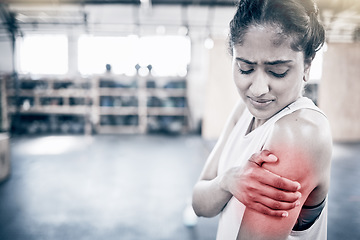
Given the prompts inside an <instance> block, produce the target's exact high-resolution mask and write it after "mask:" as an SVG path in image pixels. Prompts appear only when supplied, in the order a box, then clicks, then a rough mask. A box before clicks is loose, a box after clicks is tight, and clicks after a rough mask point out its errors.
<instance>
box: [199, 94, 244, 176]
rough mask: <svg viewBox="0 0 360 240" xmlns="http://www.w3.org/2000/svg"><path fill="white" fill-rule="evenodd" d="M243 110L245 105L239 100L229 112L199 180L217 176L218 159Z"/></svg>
mask: <svg viewBox="0 0 360 240" xmlns="http://www.w3.org/2000/svg"><path fill="white" fill-rule="evenodd" d="M244 109H245V105H244V103H243V102H242V100H241V99H240V100H239V101H238V102H237V104H236V105H235V107H234V109H233V111H232V112H231V114H230V116H229V118H228V120H227V122H226V124H225V126H224V128H223V131H222V133H221V135H220V137H219V139H218V141H217V143H216V145H215V147H214V148H213V150H212V151H211V153H210V155H209V157H208V158H207V160H206V163H205V167H204V168H203V171H202V173H201V175H200V180H210V179H213V178H215V177H216V176H217V169H218V164H219V159H220V156H221V153H222V151H223V148H224V146H225V143H226V141H227V139H228V137H229V135H230V133H231V131H232V130H233V128H234V126H235V124H236V122H237V121H238V119H239V118H240V116H241V114H242V113H243V111H244Z"/></svg>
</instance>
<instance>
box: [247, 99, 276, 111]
mask: <svg viewBox="0 0 360 240" xmlns="http://www.w3.org/2000/svg"><path fill="white" fill-rule="evenodd" d="M248 98H249V101H250V103H251V104H252V105H253V106H254V107H256V108H264V107H267V106H268V105H269V104H271V103H272V102H273V101H274V100H273V99H263V98H251V97H248Z"/></svg>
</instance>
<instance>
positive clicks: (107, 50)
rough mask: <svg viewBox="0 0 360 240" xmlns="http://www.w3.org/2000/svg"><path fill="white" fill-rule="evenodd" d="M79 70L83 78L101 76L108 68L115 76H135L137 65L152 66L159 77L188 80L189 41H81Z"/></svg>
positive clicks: (87, 38)
mask: <svg viewBox="0 0 360 240" xmlns="http://www.w3.org/2000/svg"><path fill="white" fill-rule="evenodd" d="M78 49H79V55H78V61H79V63H78V66H79V71H80V72H81V73H82V74H94V73H95V74H101V73H104V72H105V65H106V64H110V65H111V66H112V72H113V73H115V74H127V75H131V74H135V65H136V64H140V66H141V67H142V68H146V67H147V66H148V65H152V73H153V74H154V75H156V76H185V75H186V73H187V65H188V64H189V63H190V57H191V56H190V55H191V52H190V49H191V48H190V40H189V38H187V37H183V36H151V37H142V38H139V37H137V36H128V37H94V36H81V37H80V39H79V46H78Z"/></svg>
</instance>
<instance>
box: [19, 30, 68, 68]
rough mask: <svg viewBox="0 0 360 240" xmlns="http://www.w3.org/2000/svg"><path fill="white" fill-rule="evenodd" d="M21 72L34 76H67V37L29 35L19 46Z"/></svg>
mask: <svg viewBox="0 0 360 240" xmlns="http://www.w3.org/2000/svg"><path fill="white" fill-rule="evenodd" d="M19 48H20V51H19V55H20V59H19V65H20V66H19V70H20V72H22V73H32V74H65V73H67V71H68V40H67V37H66V36H65V35H28V36H25V37H24V39H23V40H22V41H21V42H20V44H19Z"/></svg>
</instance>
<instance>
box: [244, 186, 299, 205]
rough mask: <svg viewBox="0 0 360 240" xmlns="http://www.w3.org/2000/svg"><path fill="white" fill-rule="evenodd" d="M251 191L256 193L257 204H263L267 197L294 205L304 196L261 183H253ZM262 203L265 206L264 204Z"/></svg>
mask: <svg viewBox="0 0 360 240" xmlns="http://www.w3.org/2000/svg"><path fill="white" fill-rule="evenodd" d="M249 191H252V192H255V194H256V195H255V196H256V199H254V201H256V202H262V201H261V199H262V198H264V197H265V198H269V199H272V200H273V201H279V202H286V203H291V204H294V203H295V202H296V201H298V200H299V199H300V198H301V196H302V195H301V193H300V192H289V191H283V190H281V189H277V188H274V187H272V186H269V185H266V184H261V183H260V182H257V183H253V184H252V185H251V189H249ZM262 203H263V204H265V203H264V202H262ZM265 205H266V204H265ZM267 206H269V205H267Z"/></svg>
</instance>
